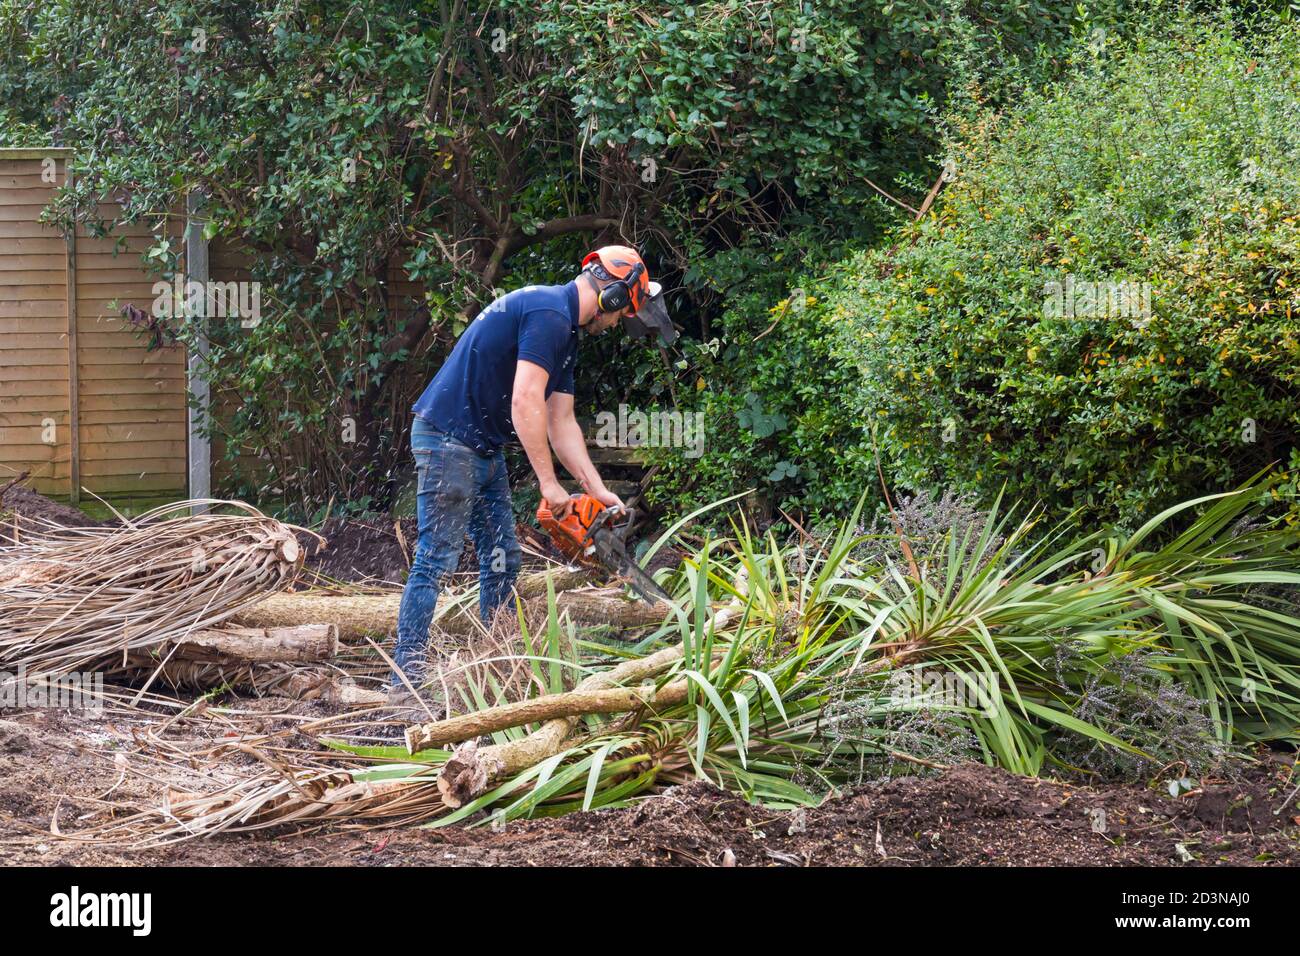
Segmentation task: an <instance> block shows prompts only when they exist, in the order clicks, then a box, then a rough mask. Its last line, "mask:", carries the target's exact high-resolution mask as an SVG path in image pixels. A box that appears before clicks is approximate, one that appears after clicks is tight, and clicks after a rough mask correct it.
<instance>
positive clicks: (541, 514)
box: [537, 495, 578, 527]
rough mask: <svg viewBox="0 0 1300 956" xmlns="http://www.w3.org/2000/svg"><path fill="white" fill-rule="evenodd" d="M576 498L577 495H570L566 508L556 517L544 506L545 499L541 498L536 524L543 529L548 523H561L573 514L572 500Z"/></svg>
mask: <svg viewBox="0 0 1300 956" xmlns="http://www.w3.org/2000/svg"><path fill="white" fill-rule="evenodd" d="M577 497H578V496H577V495H570V496H569V501H568V504H567V506H566V507H565V509H564V510H563V511H562V512H560V513H559V514H558V515H557V514H555V512H553V511H551V509H550V508H549V507H548V506H547V504H546V498H545V497H543V498H542V500H541V503H540V504H538V506H537V523H538V524H540V525H542V526H543V527H545V526H546V523H547V522H548V521H563V520H564V519H565V518H567V517H568V516H569V515H571V514H573V500H574V499H575V498H577Z"/></svg>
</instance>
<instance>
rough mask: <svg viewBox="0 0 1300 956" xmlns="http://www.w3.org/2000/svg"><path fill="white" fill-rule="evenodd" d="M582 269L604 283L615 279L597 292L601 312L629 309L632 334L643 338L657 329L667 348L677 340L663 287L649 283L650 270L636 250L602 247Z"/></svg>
mask: <svg viewBox="0 0 1300 956" xmlns="http://www.w3.org/2000/svg"><path fill="white" fill-rule="evenodd" d="M582 269H583V271H584V272H591V273H592V274H593V275H594V276H595V277H596V278H597V279H600V280H602V281H610V280H613V281H612V282H610V284H609V285H607V286H605V288H603V289H601V290H600V291H599V292H598V293H597V295H596V304H597V308H599V309H600V311H602V312H618V311H619V310H620V309H624V308H629V307H630V309H631V311H630V312H629V314H628V315H627V317H626V318H625V319H624V323H625V324H626V326H627V330H628V333H629V334H630V335H632V336H633V337H634V338H644V337H645V336H646V335H648V334H649V333H650V330H651V329H654V330H655V331H656V332H658V333H659V336H660V338H661V339H663V342H664V344H665V345H672V344H673V342H674V341H676V339H677V330H676V329H675V328H673V323H672V320H671V319H670V318H669V317H668V309H667V307H666V306H665V305H664V300H663V287H662V286H660V285H659V283H658V282H651V281H650V271H649V270H648V269H647V268H646V265H645V262H644V261H643V260H642V259H641V256H640V254H639V253H638V252H637V251H636V250H635V249H632V248H630V247H628V246H601V247H600V248H599V249H596V250H595V251H593V252H589V253H587V255H586V257H585V258H584V259H583V260H582Z"/></svg>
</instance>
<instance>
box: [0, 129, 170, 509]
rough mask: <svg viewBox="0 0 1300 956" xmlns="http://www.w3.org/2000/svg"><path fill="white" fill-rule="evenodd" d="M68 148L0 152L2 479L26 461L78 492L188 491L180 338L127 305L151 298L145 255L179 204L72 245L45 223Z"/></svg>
mask: <svg viewBox="0 0 1300 956" xmlns="http://www.w3.org/2000/svg"><path fill="white" fill-rule="evenodd" d="M65 153H66V151H45V152H44V153H42V152H41V151H33V150H20V151H15V150H0V482H3V481H4V480H7V476H12V475H13V474H16V473H20V472H22V471H30V472H31V473H32V476H33V486H34V487H35V488H36V490H38V491H41V492H42V493H45V494H53V495H59V496H70V497H73V498H74V499H75V498H76V497H77V492H78V491H79V489H80V488H85V489H88V490H89V491H92V492H94V493H96V494H100V495H114V496H120V495H123V494H131V495H139V494H147V495H149V496H150V497H166V496H170V497H176V498H180V497H184V496H185V494H186V482H187V477H188V469H187V460H188V449H187V442H188V430H187V428H186V426H185V422H186V373H185V350H184V349H183V348H181V347H179V346H171V347H164V348H161V349H151V348H150V347H149V342H148V340H147V338H145V337H143V336H142V335H141V334H140V330H137V329H135V328H133V327H132V326H131V323H130V322H129V321H127V320H126V319H125V318H123V316H122V314H121V309H122V307H123V306H124V305H126V304H128V303H130V304H132V305H134V306H135V307H136V308H139V309H141V310H143V311H145V312H148V311H149V310H150V309H151V307H152V304H153V301H154V299H155V294H154V291H153V289H154V281H155V280H154V278H153V277H152V276H151V275H150V274H149V273H148V272H147V271H146V270H145V268H144V266H143V264H142V262H141V260H140V253H142V252H144V251H145V250H146V249H147V248H148V247H149V246H150V244H151V243H152V242H153V241H154V230H155V229H157V228H161V229H164V230H165V231H166V235H168V236H169V237H171V238H173V239H175V240H177V241H179V239H180V237H181V235H182V232H183V229H184V216H183V215H180V216H171V217H169V218H168V220H167V221H166V222H165V223H161V224H153V225H150V224H137V225H132V226H128V227H122V228H119V229H117V230H116V231H115V232H114V234H113V235H112V236H110V237H105V238H97V237H94V236H91V235H90V234H88V232H87V230H86V229H85V227H84V226H78V228H77V230H76V235H75V239H74V240H73V241H72V242H71V243H70V242H69V240H68V237H66V236H63V235H61V234H60V233H59V232H58V231H56V230H53V229H50V228H49V227H47V226H43V225H41V223H40V216H41V212H42V210H43V209H44V208H45V206H46V205H47V204H48V203H49V202H50V201H51V200H52V199H53V198H54V192H55V190H56V189H57V188H59V187H60V186H61V185H62V184H63V176H64V168H63V167H64V155H65ZM47 157H50V158H52V159H53V162H54V167H53V172H54V175H53V181H47V180H48V179H50V176H49V174H48V170H49V169H50V164H49V163H48V162H46V158H47ZM118 211H119V209H118V207H117V206H115V205H114V204H111V203H103V204H101V206H100V208H99V210H98V212H99V215H100V216H101V217H107V216H112V215H115V214H116V213H117V212H118ZM69 288H71V290H72V294H69ZM51 426H53V427H52V428H51ZM50 438H53V439H54V440H53V441H52V442H51V441H48V440H47V439H50ZM74 481H75V482H76V483H77V486H78V487H76V488H74V486H73V483H74Z"/></svg>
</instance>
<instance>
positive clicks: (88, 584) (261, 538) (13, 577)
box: [0, 501, 303, 680]
mask: <svg viewBox="0 0 1300 956" xmlns="http://www.w3.org/2000/svg"><path fill="white" fill-rule="evenodd" d="M196 504H203V505H208V506H209V507H211V508H221V509H234V510H235V511H236V512H237V513H234V514H225V513H222V514H218V513H214V512H212V511H209V512H208V513H206V514H203V515H200V516H190V515H189V510H190V508H191V506H192V505H196ZM296 530H298V529H295V528H292V527H290V526H288V525H285V524H282V523H280V522H279V521H276V520H275V519H274V518H269V517H267V516H266V515H263V514H262V513H261V512H259V511H257V510H256V509H254V508H251V507H249V506H248V505H244V504H240V503H236V502H222V501H204V502H180V503H178V504H171V505H167V506H165V507H163V508H158V509H155V510H154V511H150V512H148V513H147V514H144V515H142V516H140V517H139V518H136V519H134V520H133V521H129V522H127V523H126V524H125V525H123V526H114V527H101V528H79V529H53V528H51V529H49V530H42V531H29V532H27V533H26V534H24V535H23V537H22V539H21V540H20V541H19V542H18V543H16V544H13V545H10V546H8V547H4V548H0V668H3V669H13V668H14V667H18V666H21V667H23V668H24V669H25V671H26V675H27V678H28V679H29V680H30V679H40V678H45V677H57V676H60V675H63V674H67V673H70V672H73V671H76V670H79V669H86V668H89V667H92V666H94V665H96V664H99V663H100V662H103V661H105V660H106V659H109V658H112V657H116V658H118V659H119V660H120V659H121V658H122V657H123V656H124V655H128V654H130V653H131V652H133V651H141V650H144V649H147V648H151V647H155V646H157V645H160V644H163V643H166V642H169V641H174V640H176V639H178V638H182V637H184V636H185V635H187V634H189V633H190V632H192V631H194V630H195V629H198V628H205V627H211V626H213V625H216V624H219V623H221V622H224V621H227V620H229V619H230V618H231V617H233V616H234V615H235V614H237V613H238V612H239V611H241V610H242V609H244V608H246V607H248V606H249V605H251V604H254V603H256V602H257V601H259V600H261V599H262V598H263V597H265V596H266V595H267V594H270V593H272V592H274V591H278V590H282V589H284V588H286V587H288V586H289V585H290V584H292V582H293V580H294V579H295V577H296V576H297V574H298V572H299V571H300V570H301V568H302V562H303V551H302V548H300V547H299V544H298V540H297V538H296V537H295V531H296Z"/></svg>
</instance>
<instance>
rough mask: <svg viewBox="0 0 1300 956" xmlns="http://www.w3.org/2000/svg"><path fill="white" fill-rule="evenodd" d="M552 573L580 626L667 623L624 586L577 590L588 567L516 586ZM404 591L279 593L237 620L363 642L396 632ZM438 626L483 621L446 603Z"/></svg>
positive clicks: (562, 605) (460, 628)
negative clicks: (310, 624) (326, 628)
mask: <svg viewBox="0 0 1300 956" xmlns="http://www.w3.org/2000/svg"><path fill="white" fill-rule="evenodd" d="M548 575H549V576H550V578H551V582H552V584H553V586H554V588H555V591H556V592H557V597H556V604H557V606H558V608H559V609H560V610H561V611H565V612H568V614H569V616H570V617H571V618H572V619H573V621H574V622H575V623H578V624H610V625H613V626H615V627H626V628H631V627H644V626H647V625H654V624H658V623H660V622H662V621H663V619H664V615H665V610H664V609H663V608H662V607H660V606H658V605H651V604H647V603H645V602H643V601H634V600H631V599H629V598H627V597H626V596H624V594H623V592H622V591H621V590H620V589H618V588H605V589H583V590H580V591H576V590H573V589H574V588H579V587H581V586H582V585H585V584H589V583H590V582H591V581H592V580H593V578H594V577H596V576H598V572H596V571H594V570H592V569H588V568H576V569H575V568H559V569H555V570H551V571H538V572H534V573H532V574H526V575H524V576H523V577H521V578H520V579H519V581H518V582H517V583H516V585H515V590H516V591H517V592H518V593H519V596H520V597H522V598H524V599H526V600H527V599H530V598H537V597H541V596H543V595H545V594H546V579H547V576H548ZM401 604H402V595H401V594H400V593H397V592H394V593H391V594H344V595H335V594H316V593H313V592H311V591H304V592H299V593H293V594H273V595H271V596H269V597H268V598H267V599H266V600H264V601H260V602H258V603H257V604H255V605H253V606H252V607H250V608H248V609H247V610H246V611H241V612H240V613H239V615H238V616H237V617H236V618H235V623H236V624H240V625H245V626H250V627H286V626H291V625H294V624H301V623H302V622H304V621H329V622H330V623H332V624H334V625H336V626H337V627H338V629H339V636H340V637H341V638H342V639H343V640H345V641H361V640H363V639H364V638H366V637H368V636H384V635H386V634H389V633H391V632H393V631H394V630H396V628H397V612H398V609H399V608H400V607H401ZM438 610H439V613H438V615H437V617H435V618H434V626H435V627H437V628H439V629H440V630H442V631H445V632H446V633H448V634H467V633H469V632H471V631H472V630H473V629H474V628H475V627H476V626H477V625H478V622H479V619H478V607H477V605H475V606H473V607H461V606H456V607H451V606H449V605H442V606H441V607H439V609H438Z"/></svg>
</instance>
